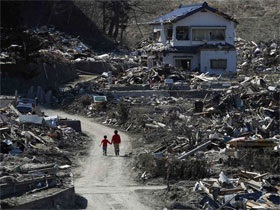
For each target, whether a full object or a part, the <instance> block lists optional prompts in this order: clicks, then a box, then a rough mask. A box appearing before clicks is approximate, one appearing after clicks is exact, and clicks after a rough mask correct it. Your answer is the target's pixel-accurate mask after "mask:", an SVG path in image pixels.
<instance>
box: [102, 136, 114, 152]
mask: <svg viewBox="0 0 280 210" xmlns="http://www.w3.org/2000/svg"><path fill="white" fill-rule="evenodd" d="M107 143H109V144H112V143H111V142H109V141H108V139H107V136H104V139H102V141H101V143H100V145H99V146H101V145H102V150H103V155H104V156H107Z"/></svg>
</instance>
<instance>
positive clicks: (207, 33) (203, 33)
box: [192, 29, 225, 41]
mask: <svg viewBox="0 0 280 210" xmlns="http://www.w3.org/2000/svg"><path fill="white" fill-rule="evenodd" d="M192 39H193V41H224V40H225V29H193V30H192Z"/></svg>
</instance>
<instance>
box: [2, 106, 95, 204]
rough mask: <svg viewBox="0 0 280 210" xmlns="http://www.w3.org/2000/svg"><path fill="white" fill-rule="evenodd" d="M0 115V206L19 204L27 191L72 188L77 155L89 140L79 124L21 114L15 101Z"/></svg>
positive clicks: (50, 191) (48, 192)
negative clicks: (79, 128) (79, 130)
mask: <svg viewBox="0 0 280 210" xmlns="http://www.w3.org/2000/svg"><path fill="white" fill-rule="evenodd" d="M0 119H1V120H0V124H1V126H0V131H1V137H0V140H1V153H0V155H1V164H0V182H1V208H10V207H12V206H14V205H19V203H22V201H21V196H24V195H27V194H28V195H30V194H33V195H34V193H37V192H45V195H42V196H43V197H46V196H47V195H48V194H52V193H54V192H55V191H61V190H63V189H68V188H73V175H72V173H73V169H74V168H75V167H76V165H75V156H80V155H82V151H86V148H87V145H88V144H89V143H90V139H89V138H88V137H87V136H85V135H81V133H79V132H78V131H76V130H77V127H78V126H72V127H69V126H67V122H69V120H68V119H61V118H59V117H58V116H50V117H47V116H43V115H37V114H33V115H31V114H22V113H20V112H19V111H18V110H17V109H16V108H15V107H14V106H13V105H12V104H10V105H9V106H8V107H4V108H1V110H0ZM72 124H73V123H72ZM76 124H77V123H76ZM73 167H74V168H73ZM15 196H16V199H15ZM34 196H35V197H36V195H34ZM11 198H13V199H11ZM23 200H24V199H23Z"/></svg>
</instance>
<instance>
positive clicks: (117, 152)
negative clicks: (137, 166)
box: [99, 130, 121, 156]
mask: <svg viewBox="0 0 280 210" xmlns="http://www.w3.org/2000/svg"><path fill="white" fill-rule="evenodd" d="M120 143H121V137H120V135H119V134H118V131H117V130H115V131H114V135H113V136H112V139H111V142H110V141H109V140H108V139H107V136H104V139H102V141H101V143H100V145H99V146H101V145H102V150H103V155H104V156H106V155H107V145H108V144H113V145H114V149H115V155H116V156H119V155H120Z"/></svg>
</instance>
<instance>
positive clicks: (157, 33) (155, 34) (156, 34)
mask: <svg viewBox="0 0 280 210" xmlns="http://www.w3.org/2000/svg"><path fill="white" fill-rule="evenodd" d="M153 36H154V37H153V38H154V41H156V42H157V41H158V40H159V37H160V31H157V32H154V34H153Z"/></svg>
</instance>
